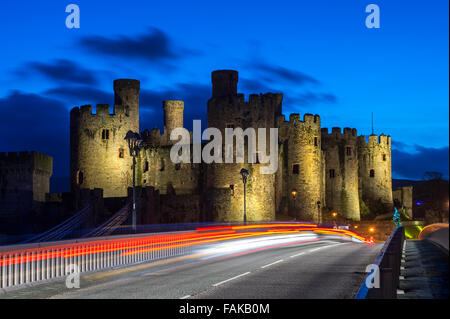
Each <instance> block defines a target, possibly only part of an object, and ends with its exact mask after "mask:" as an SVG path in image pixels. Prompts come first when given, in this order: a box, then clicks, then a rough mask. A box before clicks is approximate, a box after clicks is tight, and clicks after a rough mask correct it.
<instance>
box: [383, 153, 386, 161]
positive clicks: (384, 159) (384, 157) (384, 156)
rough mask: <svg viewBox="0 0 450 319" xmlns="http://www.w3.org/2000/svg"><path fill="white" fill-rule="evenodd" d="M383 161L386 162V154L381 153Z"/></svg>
mask: <svg viewBox="0 0 450 319" xmlns="http://www.w3.org/2000/svg"><path fill="white" fill-rule="evenodd" d="M383 161H385V162H386V154H383Z"/></svg>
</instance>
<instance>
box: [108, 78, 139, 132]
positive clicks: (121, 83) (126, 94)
mask: <svg viewBox="0 0 450 319" xmlns="http://www.w3.org/2000/svg"><path fill="white" fill-rule="evenodd" d="M139 90H140V82H139V81H138V80H132V79H118V80H115V81H114V105H123V107H124V110H125V115H126V116H128V117H129V118H130V124H131V123H132V124H133V125H135V127H134V128H133V129H132V131H133V132H138V133H139Z"/></svg>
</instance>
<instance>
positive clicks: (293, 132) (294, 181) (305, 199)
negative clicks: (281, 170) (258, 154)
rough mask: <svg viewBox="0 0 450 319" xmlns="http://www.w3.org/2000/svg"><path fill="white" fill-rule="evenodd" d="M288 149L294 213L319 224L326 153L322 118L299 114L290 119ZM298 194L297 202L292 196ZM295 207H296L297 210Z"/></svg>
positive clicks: (290, 198)
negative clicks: (322, 135) (323, 141)
mask: <svg viewBox="0 0 450 319" xmlns="http://www.w3.org/2000/svg"><path fill="white" fill-rule="evenodd" d="M288 125H289V133H288V134H289V138H288V149H287V167H286V169H287V179H288V183H287V189H286V192H285V194H286V196H289V197H288V198H289V203H290V205H289V206H290V207H291V210H293V211H294V214H295V215H296V217H297V219H300V220H303V221H312V222H318V212H319V211H318V206H317V202H318V201H320V200H321V198H322V197H321V190H322V187H321V184H322V183H321V181H322V150H321V146H320V145H321V134H320V132H321V131H320V117H319V116H318V115H312V114H305V115H304V117H303V121H301V120H300V115H299V114H291V115H290V117H289V124H288ZM294 189H295V190H296V191H297V196H296V200H295V202H294V199H293V197H292V195H291V192H292V191H293V190H294ZM294 206H295V207H294Z"/></svg>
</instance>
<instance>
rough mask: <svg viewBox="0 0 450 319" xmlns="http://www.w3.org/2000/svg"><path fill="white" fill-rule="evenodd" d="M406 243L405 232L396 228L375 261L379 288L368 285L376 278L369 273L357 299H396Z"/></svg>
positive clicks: (401, 228)
mask: <svg viewBox="0 0 450 319" xmlns="http://www.w3.org/2000/svg"><path fill="white" fill-rule="evenodd" d="M404 242H405V230H404V228H403V227H398V228H396V229H395V230H394V231H393V232H392V233H391V235H390V236H389V238H388V240H387V241H386V242H385V243H384V246H383V247H382V248H381V251H380V254H379V255H378V256H377V258H376V259H375V262H374V265H375V266H377V267H378V271H379V274H378V275H379V284H380V286H379V288H376V287H373V288H369V287H368V286H367V284H368V283H369V281H371V280H372V278H374V276H373V274H371V273H369V274H368V275H367V277H366V278H365V280H364V282H363V284H362V286H361V288H360V289H359V291H358V293H357V294H356V296H355V299H396V298H397V288H398V286H399V281H400V265H401V260H402V250H403V245H404Z"/></svg>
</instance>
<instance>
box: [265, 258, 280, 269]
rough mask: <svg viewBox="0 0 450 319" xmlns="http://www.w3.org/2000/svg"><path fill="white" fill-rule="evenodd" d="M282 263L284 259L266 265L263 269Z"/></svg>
mask: <svg viewBox="0 0 450 319" xmlns="http://www.w3.org/2000/svg"><path fill="white" fill-rule="evenodd" d="M282 261H283V259H280V260H277V261H274V262H273V263H270V264H267V265H264V266H262V267H261V268H266V267H269V266H272V265H275V264H278V263H280V262H282Z"/></svg>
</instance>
